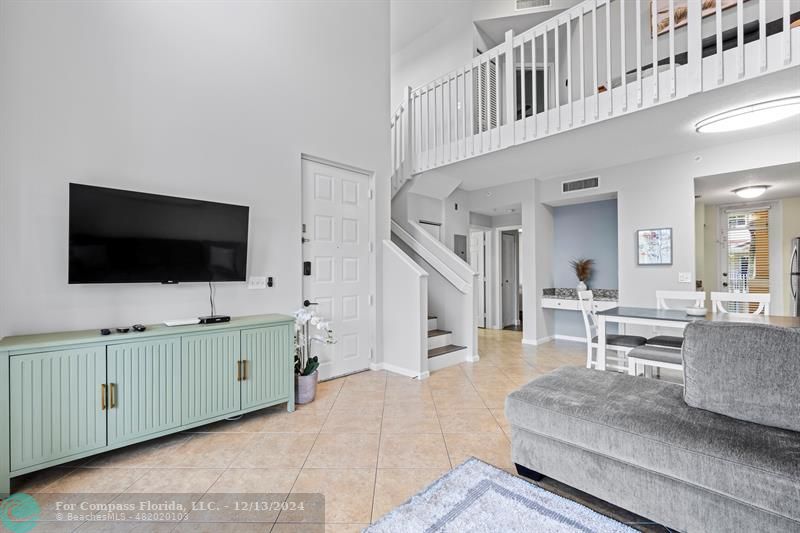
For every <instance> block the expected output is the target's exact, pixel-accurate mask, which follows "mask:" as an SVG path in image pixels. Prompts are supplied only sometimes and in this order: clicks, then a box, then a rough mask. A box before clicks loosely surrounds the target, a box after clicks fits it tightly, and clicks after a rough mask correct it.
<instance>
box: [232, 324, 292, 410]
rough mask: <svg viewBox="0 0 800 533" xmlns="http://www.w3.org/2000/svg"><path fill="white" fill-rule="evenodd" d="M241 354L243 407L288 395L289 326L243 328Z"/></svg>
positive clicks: (290, 360)
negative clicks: (243, 371) (244, 367)
mask: <svg viewBox="0 0 800 533" xmlns="http://www.w3.org/2000/svg"><path fill="white" fill-rule="evenodd" d="M242 358H243V359H244V360H246V361H247V363H246V365H247V367H246V368H247V370H246V379H245V380H244V381H242V408H243V409H246V408H248V407H257V406H259V405H262V404H268V403H272V402H275V401H277V400H280V399H288V396H289V390H290V381H291V380H293V379H294V370H293V360H294V352H293V349H292V328H291V326H286V325H282V326H271V327H266V328H257V329H246V330H243V331H242Z"/></svg>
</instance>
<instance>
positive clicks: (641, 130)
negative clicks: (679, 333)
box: [429, 69, 800, 190]
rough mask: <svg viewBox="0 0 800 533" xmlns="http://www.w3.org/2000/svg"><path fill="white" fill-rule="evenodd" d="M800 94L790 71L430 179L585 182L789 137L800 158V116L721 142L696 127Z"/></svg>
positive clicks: (465, 185)
mask: <svg viewBox="0 0 800 533" xmlns="http://www.w3.org/2000/svg"><path fill="white" fill-rule="evenodd" d="M798 92H800V84H798V69H787V70H783V71H781V72H778V73H775V74H771V75H769V76H763V77H761V78H757V79H755V80H750V81H747V82H744V83H737V84H733V85H731V86H729V87H724V88H721V89H716V90H713V91H709V92H706V93H701V94H696V95H692V96H690V97H688V98H684V99H682V100H679V101H678V102H674V103H668V104H663V105H660V106H656V107H653V108H650V109H646V110H642V111H635V112H633V113H630V114H628V115H625V116H622V117H618V118H612V119H610V120H607V121H604V122H601V123H596V124H592V125H589V126H583V127H579V128H576V129H573V130H570V131H566V132H563V133H558V134H556V135H552V136H550V137H546V138H544V139H538V140H535V141H532V142H528V143H524V144H521V145H517V146H513V147H511V148H508V149H506V150H500V151H497V152H493V153H491V154H487V155H482V156H478V157H475V158H472V159H469V160H466V161H461V162H458V163H454V164H452V165H447V166H444V167H441V168H438V169H436V170H432V171H429V173H431V174H432V176H434V177H435V176H437V175H440V176H448V177H451V178H457V179H459V180H460V181H461V188H462V189H465V190H477V189H483V188H486V187H490V186H496V185H502V184H505V183H512V182H517V181H524V180H529V179H531V178H536V179H540V180H546V179H555V178H562V177H564V176H573V175H579V174H582V173H588V172H593V171H597V170H599V169H603V168H609V167H613V166H617V165H623V164H627V163H633V162H635V161H643V160H647V159H652V158H655V157H663V156H667V155H673V154H679V153H685V152H691V151H692V150H702V149H705V148H710V147H712V146H718V145H722V144H728V143H734V142H743V141H746V140H747V139H751V138H756V137H764V136H768V135H778V134H781V133H788V132H796V133H797V134H798V154H800V116H796V117H794V118H792V119H787V120H784V121H781V122H778V123H776V124H772V125H769V126H764V127H761V128H756V129H752V130H744V131H738V132H730V133H721V134H705V135H700V134H698V133H696V132H695V131H694V127H693V125H694V124H695V123H696V122H697V121H698V120H700V119H702V118H704V117H707V116H709V115H713V114H715V113H718V112H721V111H725V110H727V109H732V108H735V107H738V106H741V105H745V104H748V103H752V102H753V101H761V100H769V99H773V98H779V97H782V96H789V95H796V94H798Z"/></svg>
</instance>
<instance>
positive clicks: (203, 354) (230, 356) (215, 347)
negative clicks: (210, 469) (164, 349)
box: [181, 331, 241, 424]
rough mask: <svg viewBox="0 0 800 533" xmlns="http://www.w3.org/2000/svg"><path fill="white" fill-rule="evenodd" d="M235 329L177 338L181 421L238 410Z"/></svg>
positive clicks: (238, 384) (237, 356)
mask: <svg viewBox="0 0 800 533" xmlns="http://www.w3.org/2000/svg"><path fill="white" fill-rule="evenodd" d="M239 335H240V334H239V331H233V332H225V333H211V334H208V335H192V336H187V337H182V338H181V390H182V397H183V401H182V402H181V419H182V423H183V424H191V423H193V422H199V421H201V420H207V419H209V418H213V417H215V416H220V415H224V414H227V413H231V412H234V411H238V410H239V408H240V405H241V392H240V382H239V381H238V380H237V363H238V362H239V360H240V356H239Z"/></svg>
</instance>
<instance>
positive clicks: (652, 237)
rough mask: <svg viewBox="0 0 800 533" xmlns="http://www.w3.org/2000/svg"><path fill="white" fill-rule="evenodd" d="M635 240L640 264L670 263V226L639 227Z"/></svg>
mask: <svg viewBox="0 0 800 533" xmlns="http://www.w3.org/2000/svg"><path fill="white" fill-rule="evenodd" d="M636 241H637V244H638V251H639V264H640V265H671V264H672V228H657V229H640V230H639V231H637V232H636Z"/></svg>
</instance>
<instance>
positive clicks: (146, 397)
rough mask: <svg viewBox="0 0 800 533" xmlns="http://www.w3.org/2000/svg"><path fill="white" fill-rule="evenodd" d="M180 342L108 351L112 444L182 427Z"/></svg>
mask: <svg viewBox="0 0 800 533" xmlns="http://www.w3.org/2000/svg"><path fill="white" fill-rule="evenodd" d="M180 347H181V345H180V341H179V340H178V339H177V338H171V339H165V340H157V341H149V342H132V343H127V344H117V345H112V346H109V347H108V351H107V357H108V359H107V362H108V392H109V402H108V442H109V444H116V443H119V442H126V441H131V440H135V439H138V438H139V437H143V436H146V435H150V434H153V433H158V432H161V431H166V430H169V429H172V428H175V427H178V426H180V425H181V395H180V392H181V381H180V379H181V375H180V368H181V367H180V362H181V361H180Z"/></svg>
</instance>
